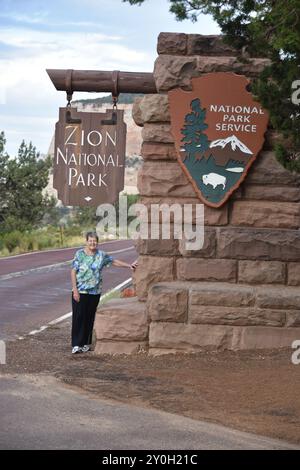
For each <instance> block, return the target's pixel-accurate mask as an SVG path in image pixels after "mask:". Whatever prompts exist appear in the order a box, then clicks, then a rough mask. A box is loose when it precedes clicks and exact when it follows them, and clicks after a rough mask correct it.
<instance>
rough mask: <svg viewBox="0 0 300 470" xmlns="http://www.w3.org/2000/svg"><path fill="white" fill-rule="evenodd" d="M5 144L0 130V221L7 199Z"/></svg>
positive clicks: (7, 157) (6, 156)
mask: <svg viewBox="0 0 300 470" xmlns="http://www.w3.org/2000/svg"><path fill="white" fill-rule="evenodd" d="M5 144H6V140H5V136H4V132H0V223H1V219H3V218H2V217H1V216H2V212H3V210H4V207H5V204H6V200H7V188H6V180H7V162H8V159H9V156H8V155H7V153H6V152H5Z"/></svg>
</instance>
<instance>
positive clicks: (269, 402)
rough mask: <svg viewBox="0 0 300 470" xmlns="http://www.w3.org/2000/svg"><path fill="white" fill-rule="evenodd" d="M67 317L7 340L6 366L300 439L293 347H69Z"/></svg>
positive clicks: (299, 385)
mask: <svg viewBox="0 0 300 470" xmlns="http://www.w3.org/2000/svg"><path fill="white" fill-rule="evenodd" d="M69 337H70V324H69V322H65V323H64V324H62V325H60V326H56V327H52V328H50V329H48V330H45V331H44V332H42V333H39V334H37V335H35V336H34V337H26V338H25V339H24V340H18V341H13V342H9V343H8V344H7V365H6V366H3V365H2V366H0V372H1V373H3V374H5V373H9V374H39V373H43V374H48V375H49V374H50V375H53V376H54V377H56V378H58V379H59V380H61V381H62V382H63V383H65V384H66V385H68V386H72V387H76V388H78V387H79V388H80V389H82V390H83V391H85V392H88V393H89V394H91V395H93V396H97V397H101V398H107V399H110V400H111V399H113V400H117V401H119V402H124V403H131V404H136V405H139V406H145V407H152V408H157V409H160V410H164V411H168V412H171V413H176V414H180V415H184V416H187V417H190V418H193V419H198V420H204V421H210V422H214V423H219V424H223V425H225V426H230V427H233V428H236V429H240V430H243V431H249V432H253V433H257V434H262V435H266V436H270V437H274V438H279V439H284V440H286V441H290V442H296V443H298V444H300V394H299V390H300V365H299V366H297V365H293V364H292V363H291V355H292V352H293V350H292V349H286V350H284V349H281V350H271V351H270V350H268V351H260V352H245V351H239V352H231V351H225V352H224V351H223V352H221V351H209V352H207V351H202V352H197V353H196V354H189V355H167V356H160V357H151V356H147V355H146V354H137V355H132V356H124V355H123V356H115V357H111V356H100V357H99V356H95V355H94V354H93V353H85V354H78V355H75V356H74V355H73V356H72V355H71V354H70V344H69V343H70V340H69Z"/></svg>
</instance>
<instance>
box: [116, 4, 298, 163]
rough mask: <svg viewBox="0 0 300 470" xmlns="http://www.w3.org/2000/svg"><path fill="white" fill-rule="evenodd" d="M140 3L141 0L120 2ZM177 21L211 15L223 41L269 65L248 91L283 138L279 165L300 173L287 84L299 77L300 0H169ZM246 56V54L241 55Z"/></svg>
mask: <svg viewBox="0 0 300 470" xmlns="http://www.w3.org/2000/svg"><path fill="white" fill-rule="evenodd" d="M123 1H128V2H129V3H130V4H132V5H134V4H136V5H141V4H142V3H143V2H144V0H123ZM169 3H170V11H171V12H172V13H174V14H175V16H176V19H177V20H179V21H181V20H185V19H190V20H191V21H193V22H195V21H197V18H198V15H199V14H200V13H203V14H211V15H212V16H213V18H214V20H215V21H216V22H217V23H218V25H219V26H220V28H221V31H222V33H223V34H224V40H225V41H226V42H227V43H229V44H230V45H233V46H235V47H237V48H238V49H243V51H244V52H245V51H247V52H248V54H249V55H252V56H253V57H255V56H257V57H261V56H263V57H268V58H270V59H271V61H272V64H271V65H270V66H269V67H266V69H265V70H264V71H263V72H262V74H261V75H260V77H259V78H258V79H257V80H256V81H255V82H254V84H253V87H252V92H253V93H254V94H255V95H256V97H257V99H258V100H259V101H260V102H261V104H262V105H263V106H264V107H266V108H267V109H268V110H269V113H270V121H271V124H272V125H273V127H274V128H275V129H276V130H277V131H279V132H280V133H282V134H283V135H284V137H286V141H285V142H284V143H283V144H277V145H276V147H275V150H276V155H277V157H278V159H279V160H280V161H281V163H282V164H283V165H284V166H285V167H286V168H288V169H290V170H297V171H300V106H299V105H295V104H293V103H292V101H291V95H292V88H291V87H292V83H293V82H294V81H295V80H298V79H300V68H299V64H300V0H285V1H284V2H280V1H278V0H229V1H223V0H216V1H211V0H169ZM244 57H245V54H244Z"/></svg>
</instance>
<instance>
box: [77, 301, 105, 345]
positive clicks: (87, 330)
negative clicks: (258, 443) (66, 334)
mask: <svg viewBox="0 0 300 470" xmlns="http://www.w3.org/2000/svg"><path fill="white" fill-rule="evenodd" d="M99 300H100V294H99V295H92V294H80V300H79V302H76V301H75V300H74V298H73V293H72V311H73V315H72V347H74V346H81V347H82V346H84V345H85V344H91V343H92V334H93V327H94V321H95V315H96V310H97V306H98V303H99Z"/></svg>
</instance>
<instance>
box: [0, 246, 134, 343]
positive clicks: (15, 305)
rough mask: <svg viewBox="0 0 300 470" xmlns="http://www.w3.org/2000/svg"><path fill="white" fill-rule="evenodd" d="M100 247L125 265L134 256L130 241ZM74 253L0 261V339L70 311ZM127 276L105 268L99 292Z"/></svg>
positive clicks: (128, 274) (122, 271) (57, 252)
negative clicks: (124, 262)
mask: <svg viewBox="0 0 300 470" xmlns="http://www.w3.org/2000/svg"><path fill="white" fill-rule="evenodd" d="M101 246H102V249H103V250H105V251H107V252H108V253H111V254H112V255H113V256H115V257H116V258H118V259H122V260H123V261H127V262H128V263H131V262H133V261H134V260H135V259H136V257H137V253H136V251H135V248H134V246H133V243H132V241H131V240H120V241H116V242H108V243H105V244H103V245H101ZM123 250H126V251H123ZM75 251H76V248H75V249H74V248H71V249H70V248H69V249H66V250H55V251H48V252H40V253H31V254H28V255H24V256H17V257H12V258H7V259H0V298H1V303H0V339H13V338H15V337H18V336H20V335H23V334H26V333H29V332H30V331H32V330H35V329H37V328H39V327H40V326H42V325H44V324H46V323H48V322H49V321H52V320H55V319H56V318H58V317H60V316H61V315H64V314H66V313H68V312H69V311H70V310H71V293H70V292H71V290H70V286H71V282H70V260H71V259H72V258H73V255H74V253H75ZM129 277H131V271H130V270H129V269H126V268H116V267H110V268H107V269H105V270H104V272H103V293H105V292H107V291H108V290H110V289H112V288H113V287H115V286H116V285H118V284H120V283H121V282H123V281H124V280H126V279H128V278H129Z"/></svg>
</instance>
